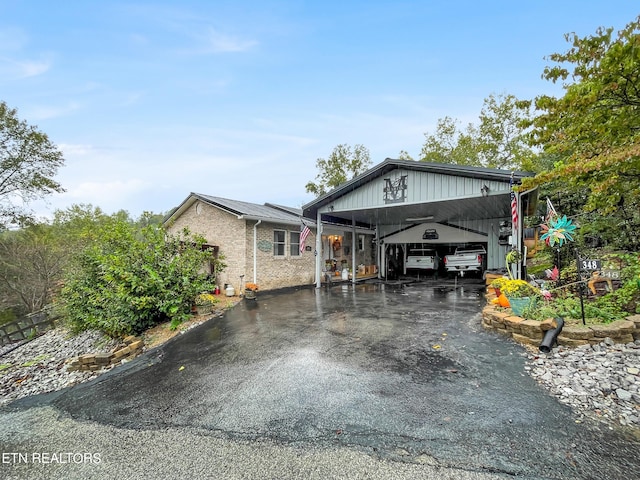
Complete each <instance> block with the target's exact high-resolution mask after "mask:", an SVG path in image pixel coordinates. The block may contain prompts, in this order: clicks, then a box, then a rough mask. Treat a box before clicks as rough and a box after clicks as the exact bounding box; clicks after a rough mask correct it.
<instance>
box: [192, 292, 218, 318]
mask: <svg viewBox="0 0 640 480" xmlns="http://www.w3.org/2000/svg"><path fill="white" fill-rule="evenodd" d="M216 302H217V299H216V297H214V296H213V295H211V294H210V293H200V294H198V295H196V298H195V301H194V303H195V304H196V312H197V313H198V315H205V314H207V313H211V311H212V310H213V305H214V304H215V303H216Z"/></svg>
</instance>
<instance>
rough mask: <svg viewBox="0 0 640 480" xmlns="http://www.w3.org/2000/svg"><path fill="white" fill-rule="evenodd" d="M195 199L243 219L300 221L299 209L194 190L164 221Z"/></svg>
mask: <svg viewBox="0 0 640 480" xmlns="http://www.w3.org/2000/svg"><path fill="white" fill-rule="evenodd" d="M197 200H200V201H201V202H204V203H206V204H208V205H211V206H214V207H217V208H219V209H221V210H223V211H225V212H227V213H229V214H231V215H235V216H237V217H238V218H241V219H245V220H263V221H267V222H271V223H284V224H289V225H300V223H301V220H300V217H301V216H302V210H301V209H296V208H292V207H284V206H281V205H275V204H264V205H259V204H257V203H250V202H242V201H240V200H232V199H229V198H222V197H214V196H211V195H204V194H202V193H194V192H192V193H191V194H189V196H188V197H187V198H186V199H185V200H184V201H183V202H182V203H181V204H180V206H178V208H176V210H175V211H174V212H172V213H171V214H170V215H169V216H168V217H167V218H166V219H165V223H166V222H168V221H169V220H170V219H172V218H175V217H179V216H180V215H182V214H183V213H184V211H185V210H186V209H188V208H189V207H190V206H191V205H193V203H194V202H196V201H197Z"/></svg>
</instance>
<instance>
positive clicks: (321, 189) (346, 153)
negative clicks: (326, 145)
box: [306, 144, 371, 197]
mask: <svg viewBox="0 0 640 480" xmlns="http://www.w3.org/2000/svg"><path fill="white" fill-rule="evenodd" d="M370 166H371V160H370V158H369V150H368V149H367V148H366V147H364V146H363V145H356V146H355V147H353V150H352V149H351V147H350V146H349V145H345V144H341V145H338V146H336V147H335V148H334V149H333V151H332V152H331V155H329V158H328V159H326V160H325V159H324V158H319V159H318V160H317V161H316V168H317V169H318V174H317V175H316V182H308V183H307V185H306V190H307V193H312V194H314V195H315V196H316V197H319V196H321V195H324V194H325V193H327V192H328V191H330V190H332V189H334V188H336V187H337V186H339V185H341V184H343V183H344V182H346V181H347V180H350V179H352V178H353V177H355V176H357V175H359V174H360V173H362V172H364V171H366V170H367V169H368V168H369V167H370Z"/></svg>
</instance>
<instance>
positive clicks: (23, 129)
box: [0, 102, 64, 227]
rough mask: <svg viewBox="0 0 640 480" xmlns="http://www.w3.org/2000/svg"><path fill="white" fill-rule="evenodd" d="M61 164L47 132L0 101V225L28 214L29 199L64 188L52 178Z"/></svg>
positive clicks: (17, 220)
mask: <svg viewBox="0 0 640 480" xmlns="http://www.w3.org/2000/svg"><path fill="white" fill-rule="evenodd" d="M63 164H64V158H63V156H62V152H61V151H60V150H58V149H57V148H56V146H55V145H54V144H53V143H52V142H51V141H50V140H49V138H48V137H47V135H45V134H44V133H42V132H40V131H39V130H38V129H37V128H36V127H34V126H29V125H27V123H26V122H25V121H21V120H20V119H19V118H18V116H17V111H16V110H12V109H10V108H9V107H8V106H7V104H6V103H5V102H0V227H6V225H7V224H8V223H21V222H22V221H23V220H24V219H25V218H26V217H28V216H29V215H28V213H29V212H28V211H27V209H26V205H28V203H29V202H30V201H33V200H35V199H38V198H42V197H44V196H46V195H49V194H52V193H54V192H58V193H59V192H63V191H64V189H63V188H62V186H61V185H60V184H59V183H58V182H56V181H55V180H54V179H53V177H54V176H55V175H56V173H57V171H58V168H60V167H61V166H62V165H63Z"/></svg>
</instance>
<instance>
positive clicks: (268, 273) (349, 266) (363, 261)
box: [164, 193, 375, 292]
mask: <svg viewBox="0 0 640 480" xmlns="http://www.w3.org/2000/svg"><path fill="white" fill-rule="evenodd" d="M164 225H165V228H166V229H167V231H168V232H169V233H177V232H179V231H181V230H182V229H183V228H185V227H187V228H189V230H190V231H191V232H192V233H197V234H200V235H202V236H203V237H204V238H205V239H206V242H207V246H209V247H210V248H211V249H212V250H213V251H214V252H215V254H216V255H223V256H224V263H225V264H226V265H227V267H226V268H225V269H224V271H222V272H220V273H219V274H216V273H215V272H211V273H212V274H213V275H215V276H216V281H217V282H218V285H220V288H223V287H224V286H225V285H227V284H228V285H231V286H233V287H234V289H235V290H236V292H240V291H241V289H242V287H243V286H244V284H245V283H246V282H253V283H256V284H258V285H259V287H260V289H261V290H274V289H278V288H285V287H294V286H300V285H313V284H315V283H316V272H315V264H316V256H318V257H319V260H318V261H320V262H322V265H323V267H322V269H321V273H320V280H323V279H326V278H327V275H329V276H331V277H335V276H339V277H340V279H342V272H343V270H345V269H346V270H347V271H350V272H352V273H353V272H354V271H355V272H356V276H358V275H359V276H360V277H361V278H363V277H365V276H366V274H369V276H371V275H372V274H373V268H372V265H373V264H374V263H375V245H374V242H373V238H374V233H375V232H373V231H372V230H370V229H367V228H361V227H358V228H355V229H353V228H352V227H351V226H348V227H345V226H344V225H332V224H331V222H325V225H324V231H323V234H322V236H321V238H320V241H319V244H320V246H321V252H320V254H318V255H317V245H318V244H317V243H316V234H315V232H316V227H315V222H314V220H311V219H307V218H303V217H302V210H301V209H297V208H291V207H285V206H282V205H276V204H272V203H265V204H264V205H259V204H255V203H249V202H243V201H239V200H230V199H227V198H220V197H213V196H210V195H203V194H199V193H191V194H190V195H189V196H188V197H187V198H186V199H185V200H184V201H183V202H182V203H181V204H180V206H178V207H177V208H176V209H175V210H174V211H173V212H172V213H171V214H169V215H168V216H167V218H165V220H164ZM304 225H306V226H308V227H309V228H310V230H311V233H310V234H309V235H308V236H307V238H306V240H305V242H304V245H303V247H302V249H301V248H300V234H301V229H302V228H303V226H304ZM354 265H355V268H354Z"/></svg>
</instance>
